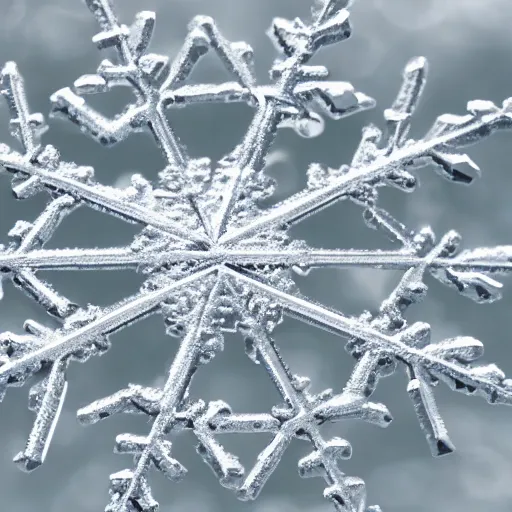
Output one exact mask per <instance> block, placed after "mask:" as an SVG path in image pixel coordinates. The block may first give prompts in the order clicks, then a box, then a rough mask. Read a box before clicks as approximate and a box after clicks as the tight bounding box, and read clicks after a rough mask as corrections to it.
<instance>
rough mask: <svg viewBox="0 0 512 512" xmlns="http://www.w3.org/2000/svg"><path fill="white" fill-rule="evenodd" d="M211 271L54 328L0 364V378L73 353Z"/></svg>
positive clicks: (208, 270)
mask: <svg viewBox="0 0 512 512" xmlns="http://www.w3.org/2000/svg"><path fill="white" fill-rule="evenodd" d="M213 271H214V268H212V267H211V268H207V269H205V270H202V271H200V272H196V273H194V274H192V275H190V276H187V277H185V278H184V279H181V280H179V281H176V282H175V283H172V284H170V285H168V286H165V287H163V288H161V289H159V290H156V291H154V292H150V293H146V294H140V295H137V296H135V297H133V298H132V299H131V300H129V301H127V302H124V303H122V304H120V305H118V306H115V307H113V308H112V309H111V310H110V311H108V312H106V313H105V314H104V315H102V316H100V317H99V318H97V319H96V320H93V321H91V322H90V323H88V324H86V325H85V326H83V327H80V328H77V329H75V330H72V331H71V332H63V333H58V331H57V334H56V335H54V337H50V339H49V341H48V343H45V344H43V345H42V346H41V347H40V348H37V349H35V350H33V351H32V352H29V353H27V354H25V355H22V356H21V357H19V358H18V359H14V360H11V361H9V362H7V363H5V364H4V365H3V366H0V381H3V380H4V379H7V378H8V377H9V376H10V375H14V374H16V373H18V372H20V371H23V370H24V369H25V368H27V367H29V366H30V365H34V364H37V363H40V362H42V361H49V360H53V359H56V358H60V357H62V356H63V355H65V354H72V353H73V352H76V351H77V350H79V349H81V348H83V347H86V346H87V344H88V343H90V341H91V339H94V338H95V337H97V336H99V335H103V334H108V333H111V332H114V331H116V330H118V329H120V328H122V327H124V326H125V325H126V324H129V323H131V322H134V321H135V320H137V319H138V318H141V317H143V316H145V315H147V314H150V313H151V312H153V311H154V310H156V309H157V308H158V307H159V305H160V304H161V303H162V301H164V300H165V299H166V298H167V297H168V296H169V295H171V294H172V293H174V292H175V291H176V290H179V289H180V288H182V287H184V286H188V285H190V284H192V283H194V282H196V281H199V280H201V279H203V278H204V277H206V276H208V275H209V274H211V273H212V272H213Z"/></svg>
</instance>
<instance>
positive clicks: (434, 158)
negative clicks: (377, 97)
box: [219, 99, 512, 244]
mask: <svg viewBox="0 0 512 512" xmlns="http://www.w3.org/2000/svg"><path fill="white" fill-rule="evenodd" d="M468 111H469V113H468V114H467V115H465V116H455V115H448V114H445V115H443V116H440V117H439V118H438V119H437V120H436V122H435V123H434V125H433V127H432V129H431V130H430V131H429V133H428V134H427V135H426V136H425V137H424V138H423V139H421V140H419V141H415V140H412V139H411V140H407V141H405V142H403V141H402V138H403V135H404V134H405V133H407V129H406V125H405V122H406V120H408V118H407V117H406V116H403V117H400V116H398V115H397V114H396V113H395V114H396V115H395V117H394V118H393V119H397V120H398V121H397V123H398V124H396V126H395V133H398V132H399V133H400V134H401V135H400V137H399V139H398V140H400V141H401V142H402V144H401V145H399V146H397V145H396V137H395V138H394V139H392V140H393V146H392V151H391V152H388V151H384V152H377V153H376V154H375V155H372V156H373V158H371V159H370V160H369V161H368V160H367V161H364V160H363V161H362V162H360V163H357V162H356V163H353V165H352V167H347V168H345V169H344V170H343V172H338V173H337V174H338V175H337V176H335V177H333V178H332V179H331V180H330V182H329V183H327V184H326V185H325V186H322V187H320V188H316V189H313V190H305V191H303V192H299V193H298V194H296V195H294V196H292V197H290V198H289V199H287V200H285V201H283V202H282V203H279V204H277V205H276V206H275V207H273V208H271V209H270V210H268V211H267V212H265V213H263V214H261V215H260V216H259V217H257V218H256V219H253V220H250V221H248V222H247V224H246V225H243V226H241V227H239V228H234V229H232V230H229V232H227V233H225V234H224V235H222V236H221V237H220V239H219V242H220V243H223V244H229V243H235V242H237V241H240V240H242V239H243V238H247V237H251V236H254V235H256V234H257V233H259V232H264V231H267V230H270V229H272V228H275V227H279V226H285V225H291V224H294V223H297V222H300V221H301V220H303V219H305V218H306V217H308V216H309V215H312V214H313V213H316V212H318V211H320V210H322V209H323V208H325V207H327V206H329V205H331V204H333V203H335V202H337V201H338V200H340V199H345V198H347V197H350V196H351V194H353V193H354V191H356V190H357V189H358V188H361V187H363V186H364V185H371V186H375V185H378V184H384V182H385V181H386V180H389V179H391V180H393V179H396V172H397V170H400V169H402V170H404V169H412V168H416V167H418V166H424V165H426V164H428V163H431V162H432V163H434V164H435V165H436V166H438V168H439V170H438V172H439V173H440V174H442V175H443V176H444V177H446V178H447V179H449V180H451V181H455V182H461V183H470V182H471V180H472V178H471V173H475V172H477V169H478V168H477V167H476V165H475V164H474V163H473V162H472V161H471V160H470V159H469V157H467V155H460V154H454V153H452V151H453V148H460V147H464V146H467V145H470V144H473V143H475V142H478V141H479V140H481V139H483V138H485V137H487V136H489V135H490V134H492V133H493V132H495V131H497V130H501V129H510V128H511V127H512V100H510V99H509V100H506V101H504V102H503V106H502V107H498V106H496V105H494V104H493V103H491V102H487V101H471V102H469V103H468ZM387 117H388V119H391V118H392V116H391V114H390V113H388V116H387Z"/></svg>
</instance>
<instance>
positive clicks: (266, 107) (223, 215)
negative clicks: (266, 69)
mask: <svg viewBox="0 0 512 512" xmlns="http://www.w3.org/2000/svg"><path fill="white" fill-rule="evenodd" d="M348 18H349V12H348V11H347V10H345V9H343V8H342V7H341V6H339V5H338V6H336V7H335V8H333V9H327V10H324V11H322V12H320V13H319V15H318V17H317V19H316V20H314V21H313V23H312V24H311V25H306V24H304V23H303V22H302V21H301V20H300V19H299V18H297V19H295V20H294V21H293V22H292V21H288V20H285V19H282V18H276V19H275V20H274V22H273V25H272V27H271V29H270V31H269V35H270V37H271V38H272V40H273V42H274V43H275V45H276V47H277V49H278V50H279V51H280V52H281V53H283V54H284V56H285V59H284V60H283V61H282V62H279V63H277V64H275V65H274V67H273V68H272V69H271V76H272V77H273V78H275V79H276V80H277V82H276V85H275V86H274V87H273V88H272V90H271V91H270V90H254V91H251V94H252V96H253V98H254V101H255V102H256V104H257V112H256V115H255V117H254V119H253V121H252V123H251V126H250V127H249V130H248V131H247V134H246V136H245V139H244V140H243V141H242V143H241V144H240V146H239V147H237V148H236V150H235V151H234V153H233V154H232V155H231V157H230V159H231V160H232V161H233V164H232V167H233V169H232V170H231V173H230V183H229V186H228V193H227V194H226V195H225V198H224V201H223V203H222V204H221V206H220V208H219V209H218V210H217V211H216V213H215V216H214V221H213V223H214V224H213V228H214V232H213V238H214V239H218V238H219V237H220V236H221V235H222V234H223V233H224V231H225V229H226V225H227V222H228V221H229V218H230V212H231V211H232V209H233V207H234V204H235V202H236V200H237V199H238V197H239V195H240V192H241V190H242V189H243V187H244V183H245V181H246V180H247V174H244V172H243V170H244V169H245V168H249V169H252V170H255V171H257V172H259V171H261V169H262V168H263V166H264V162H265V158H266V155H267V154H268V151H269V149H270V146H271V145H272V143H273V141H274V137H275V134H276V132H277V129H278V128H279V126H280V125H281V126H292V127H294V128H295V129H296V130H297V131H298V132H299V133H300V134H301V135H303V136H313V135H318V134H319V133H321V131H322V128H320V129H319V128H318V126H316V125H319V124H320V126H323V125H322V120H321V118H320V117H319V116H318V114H315V113H313V112H311V111H310V109H309V108H308V103H309V104H310V103H312V102H317V103H318V104H320V105H321V106H323V108H324V110H325V111H327V113H328V114H330V115H331V116H332V117H334V118H336V119H339V118H341V117H344V116H346V115H349V114H353V113H355V112H359V111H361V110H364V109H367V108H370V107H372V106H373V105H374V102H373V100H372V99H371V98H368V97H367V96H365V95H364V94H361V93H355V92H354V89H353V87H352V86H351V85H350V84H347V83H343V82H330V83H329V82H322V81H320V80H319V79H320V78H324V77H325V76H327V75H328V70H327V69H326V68H324V67H323V66H320V67H319V66H309V65H307V63H308V61H309V60H310V59H311V58H312V57H313V56H314V55H315V53H316V52H317V51H318V50H319V49H320V48H321V47H322V46H327V45H329V44H333V43H337V42H340V41H343V40H345V39H346V38H348V37H349V36H350V32H351V29H350V24H349V21H348ZM269 92H271V93H270V94H268V93H269ZM242 94H243V93H242Z"/></svg>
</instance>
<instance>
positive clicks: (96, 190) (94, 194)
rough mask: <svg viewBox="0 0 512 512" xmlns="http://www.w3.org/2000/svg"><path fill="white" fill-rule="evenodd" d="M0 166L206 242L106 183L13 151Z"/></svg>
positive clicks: (133, 218) (130, 217) (180, 235)
mask: <svg viewBox="0 0 512 512" xmlns="http://www.w3.org/2000/svg"><path fill="white" fill-rule="evenodd" d="M0 166H3V167H5V169H7V170H8V171H11V172H15V173H18V172H19V173H23V174H26V175H28V176H34V177H37V179H38V180H39V181H40V182H41V183H42V184H43V185H45V186H46V187H48V188H49V189H53V190H59V191H64V192H66V193H68V194H69V195H71V196H73V197H77V198H79V199H80V200H82V201H84V202H85V203H88V204H89V205H91V206H92V207H94V208H97V209H100V210H107V211H109V212H110V213H112V214H113V215H117V216H120V217H123V218H125V219H128V220H130V221H133V222H140V223H141V224H145V225H148V226H152V227H155V228H157V229H161V230H162V231H165V232H166V233H169V234H171V235H174V236H176V237H178V238H180V239H184V240H189V241H195V242H205V241H206V238H205V236H204V235H202V234H200V233H197V232H193V231H190V230H187V229H183V228H181V227H180V226H178V225H177V224H176V223H175V222H173V221H171V220H169V219H167V218H166V217H165V216H164V215H162V214H159V213H158V212H156V211H154V210H151V209H149V208H146V207H144V206H140V205H138V204H136V203H133V202H129V201H125V200H123V199H122V198H121V197H120V196H119V190H117V189H114V188H111V187H105V186H101V187H100V186H98V184H94V183H82V182H80V181H78V180H76V179H73V178H71V177H67V176H63V175H60V174H59V173H58V172H49V171H48V170H46V169H43V168H41V167H38V166H36V165H34V164H31V163H28V162H27V161H26V160H24V159H23V158H21V157H20V156H19V155H17V154H15V153H11V154H7V155H5V154H0Z"/></svg>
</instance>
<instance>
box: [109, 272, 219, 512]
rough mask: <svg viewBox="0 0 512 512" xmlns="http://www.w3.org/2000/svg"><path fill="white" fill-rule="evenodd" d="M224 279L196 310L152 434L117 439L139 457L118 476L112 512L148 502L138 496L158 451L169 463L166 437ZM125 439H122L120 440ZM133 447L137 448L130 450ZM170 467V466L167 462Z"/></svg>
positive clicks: (122, 448) (180, 471)
mask: <svg viewBox="0 0 512 512" xmlns="http://www.w3.org/2000/svg"><path fill="white" fill-rule="evenodd" d="M219 286H220V280H219V279H216V281H215V284H214V286H213V288H212V289H211V291H210V293H209V294H208V295H207V296H205V297H203V298H202V300H201V301H200V302H199V303H198V304H197V306H196V307H195V309H194V313H195V315H194V321H193V323H191V324H190V325H189V329H188V332H187V333H186V335H185V337H184V339H183V341H182V342H181V344H180V348H179V350H178V353H177V354H176V356H175V358H174V361H173V363H172V365H171V368H170V370H169V376H168V379H167V382H166V384H165V387H164V389H163V393H162V400H161V402H160V408H159V409H160V410H159V413H158V415H157V416H156V418H155V421H154V422H153V425H152V427H151V432H150V433H149V434H148V436H146V437H144V438H142V439H140V440H139V438H137V439H135V438H136V436H131V435H125V436H119V437H118V440H117V444H118V450H119V451H121V452H124V453H134V454H135V455H136V468H135V470H134V471H133V472H124V476H123V477H118V476H117V477H116V476H115V475H114V480H113V485H112V503H111V505H112V506H111V510H112V511H116V512H124V511H125V510H126V507H127V505H128V503H129V502H131V503H132V504H133V505H134V507H135V508H137V505H136V503H137V501H138V498H139V497H142V498H143V499H146V496H145V495H144V494H142V496H139V495H138V494H139V493H141V492H142V487H141V482H144V481H145V479H146V473H147V470H148V467H149V465H150V464H151V462H152V461H153V463H154V464H156V466H157V467H158V466H159V465H161V464H160V462H159V460H158V459H160V458H162V455H161V454H160V455H159V454H158V452H164V453H166V454H167V455H166V456H165V458H167V460H169V458H170V455H169V449H170V443H169V442H167V444H166V445H165V446H163V443H164V440H163V437H164V435H165V433H166V430H167V429H168V428H169V426H170V425H171V424H172V423H173V422H174V421H175V419H176V418H175V410H176V409H177V408H178V407H179V406H180V404H181V402H182V400H183V397H184V395H185V392H186V390H187V388H188V386H189V383H190V379H191V378H192V375H193V373H194V371H195V369H196V367H197V364H198V359H199V355H200V353H201V349H202V343H201V334H202V331H203V330H204V329H206V328H208V325H209V323H210V314H211V313H210V311H211V309H212V308H213V306H214V303H215V300H216V297H217V293H218V288H219ZM120 437H121V439H120ZM131 446H133V448H130V447H131ZM167 464H168V463H167ZM173 465H174V466H177V468H176V469H173V471H171V472H170V475H168V476H170V477H171V478H172V479H178V478H180V477H181V475H182V474H183V473H184V471H185V470H184V468H181V465H179V463H177V462H174V464H173Z"/></svg>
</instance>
